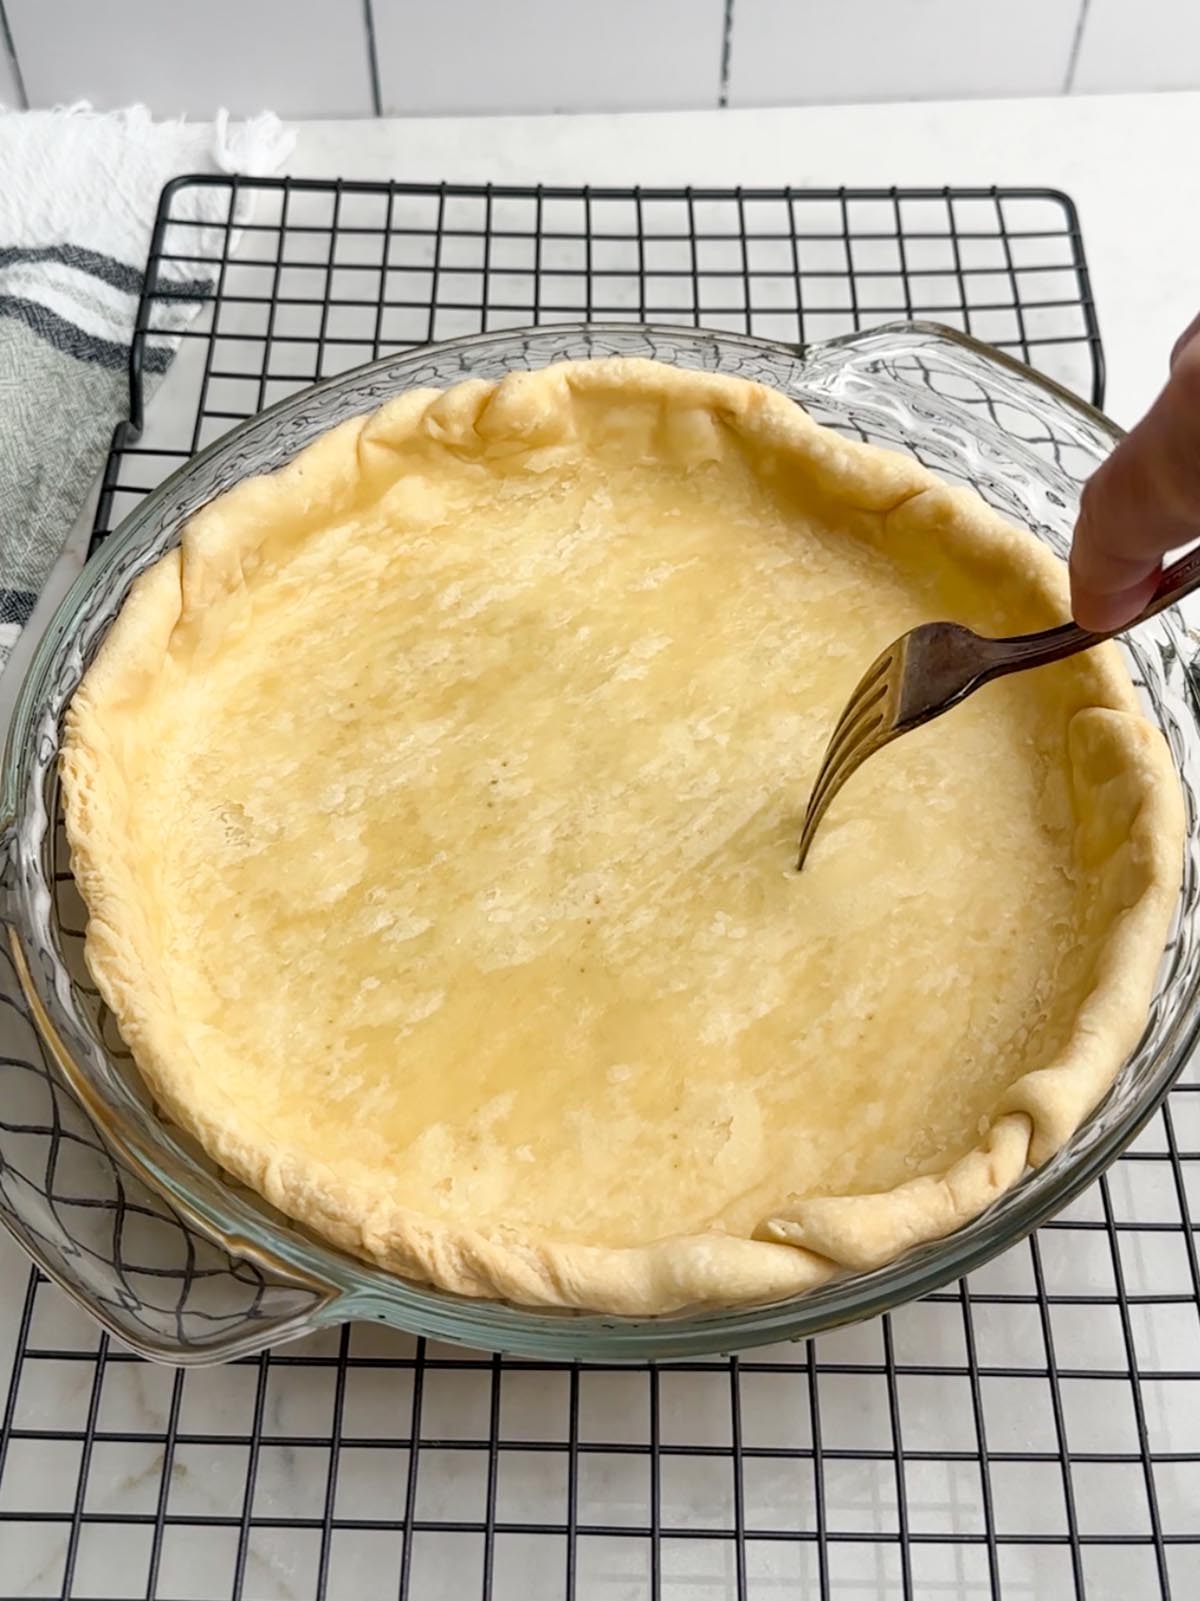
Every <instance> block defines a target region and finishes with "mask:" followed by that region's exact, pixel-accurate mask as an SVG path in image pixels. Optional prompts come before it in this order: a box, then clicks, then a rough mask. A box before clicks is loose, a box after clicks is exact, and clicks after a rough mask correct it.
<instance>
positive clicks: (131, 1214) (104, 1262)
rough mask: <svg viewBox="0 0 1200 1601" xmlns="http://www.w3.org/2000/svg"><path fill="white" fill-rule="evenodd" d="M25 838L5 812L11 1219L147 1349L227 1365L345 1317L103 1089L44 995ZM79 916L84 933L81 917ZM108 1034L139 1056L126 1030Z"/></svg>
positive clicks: (2, 978)
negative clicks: (174, 1195)
mask: <svg viewBox="0 0 1200 1601" xmlns="http://www.w3.org/2000/svg"><path fill="white" fill-rule="evenodd" d="M14 846H15V835H14V828H13V825H12V823H11V822H9V823H7V824H4V825H0V848H2V852H3V855H2V860H3V872H2V873H0V1012H2V1015H3V1018H4V1024H3V1034H2V1035H0V1223H2V1224H3V1225H4V1226H5V1227H7V1229H8V1230H9V1232H10V1233H11V1234H12V1235H13V1236H14V1237H15V1239H16V1240H17V1241H18V1243H19V1244H20V1245H21V1246H22V1247H23V1248H24V1250H25V1251H26V1253H27V1254H28V1255H29V1256H30V1257H32V1259H33V1261H34V1262H35V1263H36V1265H37V1266H38V1268H40V1269H41V1271H42V1272H43V1273H44V1274H45V1275H46V1277H47V1278H49V1279H52V1280H53V1281H54V1282H55V1283H56V1284H58V1285H59V1286H60V1287H61V1288H62V1289H63V1290H65V1291H66V1293H67V1294H68V1295H70V1296H71V1297H72V1298H73V1299H74V1300H76V1301H78V1302H79V1303H80V1305H82V1306H83V1307H84V1308H85V1309H86V1310H87V1311H88V1312H90V1313H91V1314H92V1316H93V1317H94V1318H96V1320H97V1321H98V1322H99V1323H100V1324H102V1325H103V1327H104V1328H106V1329H107V1330H108V1331H109V1333H110V1334H113V1335H116V1336H117V1337H118V1338H119V1339H121V1340H122V1341H124V1343H125V1344H126V1345H128V1346H131V1347H132V1348H133V1349H134V1350H135V1351H137V1352H138V1354H139V1355H141V1356H146V1357H151V1358H154V1359H157V1360H159V1361H165V1362H171V1363H174V1364H177V1365H198V1364H207V1363H214V1362H224V1361H229V1360H230V1359H231V1358H234V1357H239V1356H245V1355H247V1354H249V1353H251V1352H253V1351H257V1350H261V1349H263V1348H265V1347H266V1346H268V1345H278V1344H280V1343H281V1342H282V1341H285V1340H290V1339H294V1338H296V1337H297V1336H299V1335H302V1334H307V1333H309V1332H311V1331H313V1330H314V1329H316V1328H319V1327H322V1326H324V1325H327V1324H329V1323H333V1322H340V1321H342V1319H343V1318H344V1317H345V1316H347V1315H348V1301H347V1299H346V1298H345V1297H344V1296H343V1292H342V1289H341V1288H340V1287H339V1286H338V1285H336V1284H333V1283H331V1282H328V1281H326V1280H323V1279H320V1278H318V1277H317V1276H316V1275H315V1274H314V1272H313V1270H312V1269H311V1268H310V1267H307V1266H303V1267H302V1266H300V1265H299V1264H298V1263H289V1262H286V1261H284V1260H283V1259H282V1257H281V1255H280V1254H279V1253H278V1252H276V1251H274V1250H270V1249H268V1248H264V1246H263V1245H262V1244H261V1243H260V1242H259V1241H256V1240H255V1239H254V1238H252V1235H251V1231H249V1230H248V1231H247V1233H246V1234H245V1235H237V1234H234V1233H231V1232H230V1231H228V1230H222V1229H219V1228H214V1227H213V1226H212V1224H211V1223H209V1222H208V1221H207V1220H205V1219H204V1218H203V1217H202V1216H200V1215H199V1212H197V1214H196V1215H194V1216H193V1215H188V1214H187V1213H186V1212H185V1211H184V1210H183V1209H182V1208H181V1207H180V1206H179V1205H177V1204H176V1205H172V1204H171V1203H169V1202H168V1201H167V1200H166V1199H165V1197H164V1195H163V1194H162V1191H161V1189H160V1187H159V1186H157V1185H156V1184H155V1183H154V1182H153V1173H154V1158H153V1155H152V1154H151V1153H149V1152H148V1151H147V1150H145V1149H144V1148H142V1143H141V1141H140V1140H139V1137H138V1131H137V1128H136V1125H135V1124H134V1123H132V1122H130V1124H129V1127H128V1128H124V1127H120V1126H118V1124H117V1122H116V1120H114V1119H113V1117H112V1115H111V1113H110V1112H109V1111H108V1110H107V1109H106V1106H105V1103H104V1101H103V1100H102V1099H101V1098H100V1097H99V1096H97V1094H96V1091H95V1088H94V1085H93V1084H92V1083H91V1081H90V1079H89V1075H88V1074H87V1073H86V1072H84V1071H83V1070H82V1069H81V1067H80V1066H79V1062H78V1060H77V1054H76V1053H77V1052H79V1051H81V1050H86V1049H88V1046H89V1042H88V1041H87V1040H82V1039H81V1040H78V1041H77V1040H74V1039H72V1038H71V1037H70V1036H69V1033H68V1030H67V1029H66V1028H65V1027H63V1026H60V1022H61V1018H62V1014H61V1013H59V1012H58V1008H57V1007H55V1006H54V1005H53V998H52V996H50V995H47V993H46V990H45V986H46V984H47V982H48V981H49V982H50V983H53V976H54V974H55V972H56V969H57V964H56V962H55V960H54V958H53V956H52V955H51V953H50V952H49V951H48V950H46V949H44V948H40V946H41V941H42V939H44V938H45V935H44V934H42V935H39V936H32V935H31V933H30V932H29V923H30V920H29V916H28V912H29V907H28V900H27V896H28V894H29V892H30V889H31V886H30V885H29V883H28V882H25V883H22V881H21V878H20V876H19V875H20V869H19V866H18V863H19V861H20V855H19V853H18V852H17V851H16V850H15V848H14ZM78 910H79V911H80V912H81V910H82V908H81V907H80V908H78ZM71 927H72V928H73V929H74V928H77V929H78V930H79V933H80V935H81V934H82V929H83V923H82V921H78V922H72V924H71ZM22 930H25V932H24V933H23V932H22ZM64 938H65V935H64ZM80 944H82V940H81V939H80ZM48 1001H49V1002H50V1004H47V1002H48ZM55 1014H58V1015H57V1016H56V1015H55ZM108 1027H109V1028H111V1020H109V1024H108ZM105 1039H106V1044H107V1045H108V1048H109V1049H110V1050H113V1048H114V1047H115V1049H116V1051H117V1052H123V1053H124V1055H125V1057H126V1060H128V1052H125V1051H124V1047H123V1046H122V1045H121V1042H120V1040H119V1037H117V1036H116V1035H115V1033H114V1036H113V1039H112V1040H111V1041H110V1040H108V1038H107V1030H106V1031H105ZM213 1182H214V1183H219V1182H220V1180H219V1179H218V1178H216V1177H215V1176H214V1179H213Z"/></svg>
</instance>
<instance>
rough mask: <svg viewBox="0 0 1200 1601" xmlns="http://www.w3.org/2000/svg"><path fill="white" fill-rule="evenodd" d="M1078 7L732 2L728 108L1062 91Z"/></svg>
mask: <svg viewBox="0 0 1200 1601" xmlns="http://www.w3.org/2000/svg"><path fill="white" fill-rule="evenodd" d="M1113 3H1114V4H1121V3H1122V0H1113ZM1079 4H1080V0H1008V3H1007V4H1005V5H990V4H987V3H985V0H890V3H889V4H881V3H880V0H841V4H837V5H831V4H830V3H829V0H737V3H736V5H735V7H734V14H733V50H732V56H731V61H730V80H729V104H730V105H731V106H774V105H778V106H788V105H817V104H834V103H837V102H839V101H845V102H863V101H879V100H935V99H946V98H950V97H953V96H959V95H962V96H966V95H1037V94H1057V93H1059V92H1060V91H1061V90H1062V88H1063V85H1064V83H1065V81H1066V75H1067V66H1068V62H1069V59H1070V51H1071V41H1072V37H1073V34H1074V29H1075V23H1076V19H1077V17H1078V12H1079Z"/></svg>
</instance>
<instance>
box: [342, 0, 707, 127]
mask: <svg viewBox="0 0 1200 1601" xmlns="http://www.w3.org/2000/svg"><path fill="white" fill-rule="evenodd" d="M374 10H375V38H376V43H377V47H378V51H379V78H380V84H381V87H382V93H383V109H384V111H385V113H387V114H390V115H397V116H408V115H411V114H414V113H422V112H433V113H442V112H449V113H453V112H464V113H468V114H470V115H476V114H479V113H486V112H496V111H522V112H526V111H528V112H541V111H621V110H635V109H638V108H645V109H654V110H657V109H664V110H674V109H680V108H685V107H691V106H696V107H708V106H715V105H716V104H717V99H718V95H719V92H720V78H721V42H722V30H723V26H724V8H723V4H722V0H574V3H572V4H564V3H563V0H505V3H504V4H495V3H492V0H439V4H437V5H434V6H429V5H418V4H417V3H416V0H374Z"/></svg>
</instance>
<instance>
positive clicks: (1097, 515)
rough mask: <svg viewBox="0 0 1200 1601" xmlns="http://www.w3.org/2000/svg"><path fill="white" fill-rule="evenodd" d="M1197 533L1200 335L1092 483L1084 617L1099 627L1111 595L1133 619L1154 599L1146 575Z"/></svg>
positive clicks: (1084, 516) (1080, 562)
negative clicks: (1135, 603)
mask: <svg viewBox="0 0 1200 1601" xmlns="http://www.w3.org/2000/svg"><path fill="white" fill-rule="evenodd" d="M1198 534H1200V340H1194V341H1192V342H1191V343H1190V344H1189V345H1188V346H1187V347H1186V349H1185V350H1184V351H1183V352H1182V353H1181V355H1180V357H1179V359H1178V360H1177V361H1176V365H1175V367H1174V369H1173V371H1172V374H1171V378H1170V379H1169V380H1168V383H1167V386H1166V388H1165V389H1164V390H1163V392H1162V394H1161V395H1160V396H1159V398H1158V399H1157V400H1156V401H1155V403H1154V405H1153V406H1152V407H1151V409H1150V411H1149V412H1148V413H1147V415H1146V416H1145V417H1144V418H1143V420H1142V421H1141V422H1140V423H1139V424H1138V425H1137V427H1136V428H1135V429H1134V430H1133V432H1132V433H1131V434H1130V435H1129V437H1128V438H1127V439H1125V440H1123V441H1122V442H1121V444H1119V445H1118V446H1117V448H1116V450H1115V451H1114V452H1113V454H1112V455H1111V456H1110V457H1109V459H1108V460H1107V461H1106V462H1105V463H1104V464H1103V465H1102V466H1101V467H1100V468H1099V470H1098V471H1097V472H1096V473H1095V474H1094V475H1093V476H1092V478H1091V479H1090V481H1089V482H1088V484H1087V485H1086V486H1085V489H1084V493H1083V502H1082V506H1081V508H1080V516H1079V520H1078V522H1077V524H1076V530H1075V539H1074V542H1073V544H1072V548H1071V594H1072V606H1073V608H1074V609H1075V612H1076V616H1077V617H1078V619H1079V621H1080V622H1083V623H1088V622H1089V621H1090V625H1091V626H1097V624H1096V622H1095V621H1091V620H1093V619H1095V618H1097V617H1098V616H1099V609H1100V606H1101V603H1102V602H1104V601H1105V600H1106V598H1109V599H1111V600H1112V602H1113V606H1114V607H1115V610H1116V611H1117V612H1119V613H1123V614H1125V615H1123V616H1122V618H1121V620H1122V621H1125V620H1128V616H1129V615H1132V612H1131V611H1129V610H1128V608H1129V607H1130V606H1131V605H1132V604H1133V600H1134V599H1135V598H1140V599H1142V600H1143V601H1144V599H1145V598H1148V593H1147V588H1146V584H1147V580H1148V579H1152V578H1153V576H1154V575H1155V574H1156V573H1157V571H1158V569H1159V566H1160V564H1161V561H1162V557H1163V556H1164V555H1165V554H1166V552H1167V551H1169V550H1173V549H1175V548H1176V547H1178V546H1180V545H1184V544H1187V543H1189V542H1190V541H1191V540H1192V539H1194V538H1195V537H1197V535H1198ZM1134 610H1136V607H1134ZM1109 614H1110V613H1109V611H1106V613H1105V615H1109ZM1109 626H1110V627H1111V626H1114V625H1113V624H1112V623H1110V624H1109Z"/></svg>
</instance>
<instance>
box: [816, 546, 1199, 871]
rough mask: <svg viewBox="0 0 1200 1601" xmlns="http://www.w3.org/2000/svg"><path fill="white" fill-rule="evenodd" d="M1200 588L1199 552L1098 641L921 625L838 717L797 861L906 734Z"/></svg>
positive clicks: (1085, 636)
mask: <svg viewBox="0 0 1200 1601" xmlns="http://www.w3.org/2000/svg"><path fill="white" fill-rule="evenodd" d="M1196 588H1200V547H1198V548H1197V549H1196V550H1193V551H1190V552H1189V553H1188V555H1186V556H1184V557H1182V558H1181V559H1180V560H1179V561H1177V562H1173V563H1172V564H1171V565H1170V566H1169V567H1165V568H1164V569H1163V572H1162V575H1161V577H1160V578H1159V581H1158V587H1157V588H1156V589H1155V591H1154V594H1153V596H1152V597H1151V599H1150V601H1149V603H1148V604H1147V605H1146V606H1144V607H1143V608H1142V610H1141V611H1140V612H1139V613H1138V615H1137V616H1136V617H1135V618H1134V619H1133V621H1132V622H1130V623H1126V624H1125V628H1118V629H1114V630H1112V632H1111V633H1106V634H1093V633H1089V631H1088V630H1087V629H1086V628H1080V627H1079V625H1078V624H1077V623H1063V624H1061V626H1060V627H1058V628H1048V629H1046V630H1045V631H1044V632H1042V633H1038V634H1015V635H1013V636H1012V637H1011V638H1008V639H987V638H985V637H984V636H983V635H982V634H976V633H974V632H973V631H972V630H971V629H969V628H964V627H963V626H962V625H961V624H960V623H922V624H920V626H919V627H917V628H910V629H909V631H908V633H907V634H901V636H900V638H899V639H895V640H893V641H892V643H891V644H890V645H889V646H888V647H887V649H886V650H885V651H883V653H882V654H881V655H879V656H877V657H876V658H875V660H874V661H873V662H872V663H871V666H870V667H869V668H868V669H867V671H866V672H865V673H864V674H863V676H862V678H861V679H860V680H859V684H858V688H857V689H856V690H855V691H854V693H853V695H851V697H850V699H849V701H848V702H847V704H846V708H845V710H844V711H843V712H842V715H841V716H840V717H839V718H838V720H837V723H836V725H835V727H834V730H833V735H832V737H831V739H830V741H829V745H828V747H827V748H826V751H825V757H824V760H823V761H822V763H821V767H820V771H819V772H818V773H817V781H816V783H815V784H814V785H813V789H812V794H811V795H810V796H809V801H808V809H807V810H806V812H805V814H804V827H803V829H802V830H801V834H800V859H799V861H798V862H797V863H796V866H797V868H801V867H803V866H804V860H805V857H806V856H807V855H808V852H809V847H810V846H811V845H812V842H813V835H814V834H815V833H816V831H817V828H818V825H819V824H820V822H821V819H822V818H823V817H824V816H825V813H826V812H827V811H828V810H829V805H830V802H831V801H832V800H833V798H834V796H835V795H836V794H837V793H838V791H839V790H840V789H841V787H842V785H843V784H844V783H845V782H846V780H847V779H848V778H849V777H850V776H851V774H852V773H855V772H857V770H858V769H859V768H860V767H861V766H862V764H863V763H864V762H865V761H866V759H867V757H868V756H873V755H874V754H875V752H876V751H879V750H882V749H883V747H884V746H885V745H890V744H891V742H892V740H894V739H898V738H899V736H900V735H901V734H907V733H908V731H909V730H910V729H912V728H919V727H920V726H921V724H922V723H928V722H930V721H932V719H933V718H935V717H940V716H941V714H942V713H943V712H945V711H949V710H950V708H951V706H957V705H958V703H959V702H960V701H963V700H966V698H967V696H968V695H973V694H974V693H975V691H976V690H977V689H979V688H980V687H981V686H982V685H983V684H986V683H989V682H990V681H991V680H992V679H993V678H1003V677H1004V676H1005V675H1006V674H1008V673H1020V672H1024V671H1025V669H1026V668H1027V667H1042V666H1044V665H1045V664H1046V663H1048V662H1057V661H1061V660H1062V659H1063V657H1064V656H1074V655H1076V654H1077V653H1078V652H1079V651H1081V650H1090V649H1091V647H1092V646H1093V645H1098V644H1100V643H1101V641H1103V640H1106V639H1112V638H1113V637H1114V635H1115V634H1119V633H1124V632H1125V629H1126V628H1135V627H1136V626H1137V624H1138V623H1142V622H1145V620H1146V619H1147V617H1153V616H1154V615H1155V613H1156V612H1160V611H1164V610H1165V609H1166V608H1167V607H1168V606H1173V605H1174V604H1175V602H1176V601H1177V600H1182V599H1183V597H1184V596H1185V595H1189V594H1191V593H1192V591H1193V590H1194V589H1196Z"/></svg>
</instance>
